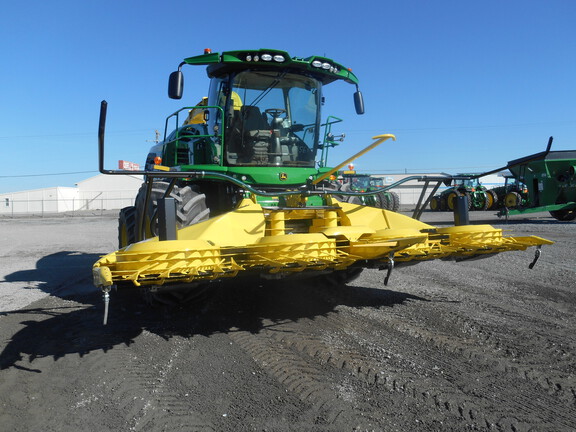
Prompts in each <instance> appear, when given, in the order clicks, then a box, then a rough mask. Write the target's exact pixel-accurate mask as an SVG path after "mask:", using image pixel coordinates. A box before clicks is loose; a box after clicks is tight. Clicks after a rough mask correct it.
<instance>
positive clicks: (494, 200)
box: [486, 189, 498, 210]
mask: <svg viewBox="0 0 576 432" xmlns="http://www.w3.org/2000/svg"><path fill="white" fill-rule="evenodd" d="M486 196H487V198H488V200H487V201H488V208H487V209H486V210H492V209H495V208H496V207H497V206H498V194H497V193H496V191H493V190H492V189H490V190H488V191H486Z"/></svg>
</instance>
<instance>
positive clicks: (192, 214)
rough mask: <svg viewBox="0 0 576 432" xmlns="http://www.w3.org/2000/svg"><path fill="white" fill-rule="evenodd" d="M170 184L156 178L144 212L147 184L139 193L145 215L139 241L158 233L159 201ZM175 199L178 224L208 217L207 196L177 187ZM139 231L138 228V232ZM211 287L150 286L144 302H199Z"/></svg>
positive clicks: (166, 304)
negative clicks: (164, 288) (154, 289)
mask: <svg viewBox="0 0 576 432" xmlns="http://www.w3.org/2000/svg"><path fill="white" fill-rule="evenodd" d="M168 186H169V183H168V182H166V181H161V180H158V181H157V180H155V181H154V183H153V184H152V190H151V191H150V198H149V200H148V205H147V206H146V212H145V213H143V212H144V201H145V200H146V187H147V185H146V184H143V185H142V186H141V187H140V190H139V191H138V195H137V196H136V202H135V208H136V210H137V211H136V213H137V215H138V216H140V215H142V214H144V219H143V224H144V229H143V231H144V232H143V233H137V234H139V235H138V236H137V237H142V238H139V240H143V239H145V238H150V237H155V236H157V235H158V219H157V208H158V200H159V199H160V198H162V197H163V196H164V194H165V193H166V190H167V189H168ZM169 197H170V198H174V200H175V201H176V227H177V228H179V229H180V228H184V227H187V226H190V225H193V224H195V223H198V222H201V221H203V220H206V219H208V216H209V215H210V210H209V209H208V208H207V207H206V196H205V195H204V194H200V193H198V192H196V191H194V190H192V188H191V187H190V186H183V187H179V186H177V185H175V186H174V188H173V189H172V192H171V193H170V195H169ZM136 231H137V230H136V229H135V232H136ZM210 292H211V290H210V289H209V286H208V285H207V284H202V285H191V286H182V287H178V288H177V289H166V290H163V289H159V290H156V291H153V290H151V289H150V288H143V289H142V294H143V296H144V301H145V302H146V303H147V304H148V305H150V306H152V307H171V306H177V305H182V304H192V303H200V302H203V301H204V300H206V299H207V297H208V295H209V294H210Z"/></svg>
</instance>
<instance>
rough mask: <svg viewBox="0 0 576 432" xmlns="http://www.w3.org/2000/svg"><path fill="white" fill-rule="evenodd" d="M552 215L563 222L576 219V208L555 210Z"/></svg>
mask: <svg viewBox="0 0 576 432" xmlns="http://www.w3.org/2000/svg"><path fill="white" fill-rule="evenodd" d="M550 215H551V216H552V217H553V218H554V219H556V220H559V221H561V222H570V221H573V220H574V219H576V209H572V210H553V211H551V212H550Z"/></svg>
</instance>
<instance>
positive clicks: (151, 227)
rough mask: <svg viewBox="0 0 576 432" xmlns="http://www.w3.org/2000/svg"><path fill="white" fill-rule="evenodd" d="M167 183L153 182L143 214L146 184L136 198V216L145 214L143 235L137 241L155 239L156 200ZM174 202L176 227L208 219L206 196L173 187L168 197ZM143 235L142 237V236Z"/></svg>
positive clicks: (162, 194)
mask: <svg viewBox="0 0 576 432" xmlns="http://www.w3.org/2000/svg"><path fill="white" fill-rule="evenodd" d="M168 186H169V183H168V182H166V181H162V180H159V181H156V180H155V181H154V183H153V184H152V190H151V192H150V199H149V200H148V205H147V207H146V212H145V213H144V201H145V199H146V187H147V186H146V184H143V185H142V186H141V187H140V190H139V191H138V195H137V196H136V208H137V210H138V215H141V214H145V217H144V220H143V223H144V229H143V233H137V234H140V235H139V236H138V235H137V238H138V240H143V239H145V238H150V237H156V236H157V235H158V219H157V206H158V200H159V199H160V198H162V197H163V196H164V194H165V193H166V190H167V189H168ZM169 197H170V198H174V200H175V201H176V227H177V228H179V229H180V228H184V227H187V226H190V225H193V224H195V223H198V222H202V221H203V220H206V219H208V217H209V215H210V210H209V209H208V208H207V207H206V196H205V195H204V194H200V193H198V192H195V191H194V190H192V188H191V187H190V186H184V187H179V186H177V185H175V186H174V188H173V189H172V192H171V193H170V195H169ZM142 234H143V236H142ZM140 237H141V238H140Z"/></svg>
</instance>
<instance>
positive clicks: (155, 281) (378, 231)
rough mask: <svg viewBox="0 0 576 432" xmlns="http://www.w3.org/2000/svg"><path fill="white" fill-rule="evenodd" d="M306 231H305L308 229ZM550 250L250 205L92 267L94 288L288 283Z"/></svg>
mask: <svg viewBox="0 0 576 432" xmlns="http://www.w3.org/2000/svg"><path fill="white" fill-rule="evenodd" d="M303 227H306V228H305V229H303ZM545 244H552V242H551V241H549V240H545V239H542V238H539V237H535V236H527V237H504V236H503V235H502V230H500V229H495V228H493V227H492V226H490V225H467V226H457V227H450V228H435V227H433V226H431V225H428V224H425V223H423V222H420V221H417V220H415V219H412V218H409V217H407V216H404V215H401V214H399V213H394V212H391V211H387V210H381V209H377V208H373V207H367V206H361V205H355V204H349V203H337V205H335V206H334V208H333V209H326V208H313V207H307V208H302V209H286V210H282V209H274V210H268V209H263V208H262V207H261V206H260V205H258V204H256V203H254V202H253V201H251V200H248V199H246V200H244V201H242V203H241V204H240V206H239V207H238V208H237V209H236V210H235V211H232V212H230V213H226V214H224V215H221V216H218V217H215V218H212V219H209V220H207V221H204V222H201V223H198V224H195V225H192V226H189V227H186V228H183V229H181V230H179V231H178V240H172V241H159V240H158V238H157V237H155V238H151V239H148V240H144V241H142V242H139V243H135V244H132V245H129V246H127V247H125V248H123V249H120V250H118V251H116V252H114V253H111V254H108V255H106V256H104V257H103V258H101V259H100V260H99V261H98V262H97V263H96V264H95V265H94V283H95V285H97V286H99V287H101V288H106V287H109V286H110V285H116V284H131V285H135V286H140V285H163V284H168V283H194V282H203V281H210V280H214V279H219V278H226V277H236V276H242V275H246V276H248V275H253V276H264V277H266V276H268V277H271V276H274V277H289V276H290V275H294V274H296V273H302V272H310V274H314V273H313V272H315V271H326V270H344V269H346V268H348V267H350V266H351V265H361V266H363V267H377V268H378V267H383V266H386V265H391V264H392V263H393V261H397V262H407V261H425V260H431V259H438V258H470V257H476V256H481V255H487V254H495V253H500V252H506V251H515V250H525V249H526V248H528V247H531V246H538V247H540V246H541V245H545Z"/></svg>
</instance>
